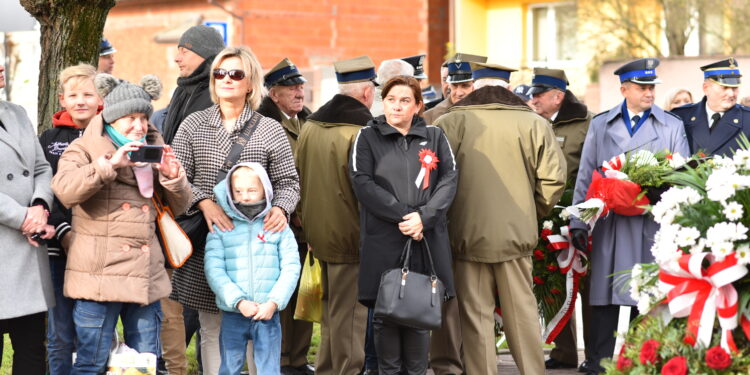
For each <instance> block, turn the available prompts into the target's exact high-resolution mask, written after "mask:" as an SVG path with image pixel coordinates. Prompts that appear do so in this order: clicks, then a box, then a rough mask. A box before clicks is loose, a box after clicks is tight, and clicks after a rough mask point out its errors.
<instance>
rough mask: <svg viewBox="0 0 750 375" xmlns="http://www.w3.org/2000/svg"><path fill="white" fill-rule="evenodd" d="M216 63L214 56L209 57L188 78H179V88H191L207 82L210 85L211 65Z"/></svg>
mask: <svg viewBox="0 0 750 375" xmlns="http://www.w3.org/2000/svg"><path fill="white" fill-rule="evenodd" d="M213 61H214V57H213V56H209V57H207V58H206V59H205V60H203V62H202V63H201V64H200V65H198V67H197V68H195V70H194V71H193V72H192V73H190V75H189V76H187V77H180V78H177V86H178V87H185V86H191V85H196V84H198V83H200V82H202V81H205V82H206V83H208V81H209V80H210V78H211V76H210V74H211V63H212V62H213Z"/></svg>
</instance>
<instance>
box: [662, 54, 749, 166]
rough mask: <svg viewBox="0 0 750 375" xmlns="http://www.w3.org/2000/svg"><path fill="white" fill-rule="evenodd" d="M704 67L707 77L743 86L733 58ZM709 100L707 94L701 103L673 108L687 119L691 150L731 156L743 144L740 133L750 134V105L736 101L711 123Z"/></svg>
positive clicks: (727, 83) (731, 84) (721, 82)
mask: <svg viewBox="0 0 750 375" xmlns="http://www.w3.org/2000/svg"><path fill="white" fill-rule="evenodd" d="M701 70H703V74H704V78H705V79H707V80H711V81H713V82H715V83H717V84H719V85H722V86H726V87H737V86H739V84H740V77H742V75H741V74H740V71H739V69H738V68H737V62H736V61H735V60H734V59H733V58H729V59H726V60H722V61H719V62H716V63H713V64H709V65H706V66H703V67H701ZM706 101H707V98H706V97H703V100H701V101H700V102H698V103H694V104H688V105H684V106H682V107H679V108H674V109H672V112H673V113H674V114H676V115H677V116H679V117H680V118H681V119H682V121H683V122H684V123H685V132H686V133H687V138H688V142H689V144H690V152H692V153H696V152H699V151H701V152H704V153H706V154H707V155H730V156H731V155H732V151H733V150H736V149H738V148H739V143H738V137H739V136H740V134H745V135H746V136H747V137H748V138H750V108H748V107H745V106H742V105H739V104H735V105H734V106H733V107H732V108H730V109H729V110H727V111H725V112H724V113H723V114H722V115H721V118H720V119H719V120H718V122H716V123H715V124H713V125H712V126H711V127H709V122H713V121H712V120H711V119H709V118H708V114H707V113H706Z"/></svg>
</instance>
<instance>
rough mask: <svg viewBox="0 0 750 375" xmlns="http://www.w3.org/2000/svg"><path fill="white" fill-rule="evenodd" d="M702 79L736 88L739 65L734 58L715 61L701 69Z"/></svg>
mask: <svg viewBox="0 0 750 375" xmlns="http://www.w3.org/2000/svg"><path fill="white" fill-rule="evenodd" d="M701 70H702V71H703V78H704V79H708V80H711V81H714V82H716V83H718V84H720V85H722V86H726V87H738V86H739V85H740V77H742V74H740V69H739V64H737V60H735V59H734V57H730V58H728V59H726V60H721V61H717V62H715V63H713V64H708V65H705V66H702V67H701Z"/></svg>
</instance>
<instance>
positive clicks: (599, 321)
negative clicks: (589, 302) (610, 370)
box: [586, 305, 638, 373]
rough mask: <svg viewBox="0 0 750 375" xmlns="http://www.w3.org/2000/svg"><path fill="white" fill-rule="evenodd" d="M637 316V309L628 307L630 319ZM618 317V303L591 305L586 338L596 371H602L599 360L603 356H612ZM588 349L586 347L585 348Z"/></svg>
mask: <svg viewBox="0 0 750 375" xmlns="http://www.w3.org/2000/svg"><path fill="white" fill-rule="evenodd" d="M637 316H638V309H637V308H636V307H635V306H633V307H632V308H631V309H630V321H631V322H632V321H633V319H635V318H636V317H637ZM619 317H620V305H605V306H591V328H590V329H589V337H588V340H586V341H587V342H588V343H591V358H590V360H591V364H592V366H591V367H592V368H595V369H596V370H597V373H604V368H602V367H601V365H600V364H599V362H600V361H601V360H602V359H604V358H612V356H613V355H614V351H615V342H616V341H617V338H616V337H615V333H616V332H617V321H618V320H619ZM586 349H587V351H588V348H586Z"/></svg>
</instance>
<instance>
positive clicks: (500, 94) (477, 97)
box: [453, 86, 529, 109]
mask: <svg viewBox="0 0 750 375" xmlns="http://www.w3.org/2000/svg"><path fill="white" fill-rule="evenodd" d="M485 104H504V105H508V106H517V107H523V108H526V109H529V106H527V105H526V103H525V102H524V101H523V100H521V98H519V97H518V96H516V94H514V93H513V92H511V91H510V90H508V89H506V88H505V87H502V86H485V87H482V88H481V89H479V90H474V91H472V92H471V94H469V95H466V97H465V98H463V99H461V100H459V101H458V103H456V104H455V105H454V106H453V107H466V106H472V105H485Z"/></svg>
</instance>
